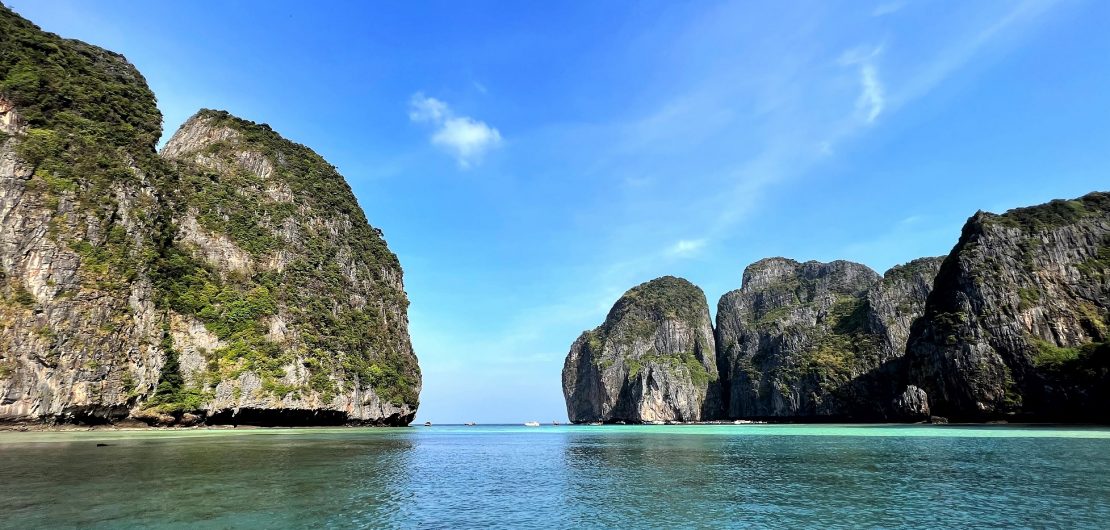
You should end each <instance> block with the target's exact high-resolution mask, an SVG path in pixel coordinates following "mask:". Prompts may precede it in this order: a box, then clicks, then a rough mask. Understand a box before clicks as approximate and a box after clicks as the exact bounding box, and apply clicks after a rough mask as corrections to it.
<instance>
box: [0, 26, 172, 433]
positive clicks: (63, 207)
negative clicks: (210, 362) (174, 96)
mask: <svg viewBox="0 0 1110 530" xmlns="http://www.w3.org/2000/svg"><path fill="white" fill-rule="evenodd" d="M0 79H2V80H3V81H2V82H0V128H2V131H0V421H12V420H19V419H37V418H49V419H57V420H60V421H89V422H103V421H109V420H111V419H119V418H122V417H125V416H126V415H127V414H128V411H129V410H130V409H131V407H132V405H133V404H134V402H135V400H136V399H137V397H138V396H141V395H143V393H144V392H150V391H151V390H152V389H153V388H154V386H155V384H156V383H157V382H158V379H159V374H160V370H161V367H162V362H163V361H162V358H163V356H162V353H161V351H160V349H159V347H158V341H157V340H156V339H155V337H157V333H158V330H159V328H160V321H161V317H160V313H159V312H158V311H157V310H156V308H155V304H154V295H153V285H152V282H151V280H150V278H151V267H152V265H153V258H154V256H156V255H157V253H158V250H157V248H156V245H155V244H154V240H155V234H156V233H157V232H158V218H159V215H160V211H159V198H158V195H159V188H158V182H157V181H158V179H159V178H160V164H159V162H158V160H157V158H156V156H155V153H154V143H155V141H156V139H157V138H158V134H159V131H160V128H161V115H160V114H159V112H158V108H157V106H156V105H155V101H154V95H153V94H152V93H151V92H150V90H149V89H148V88H147V86H146V83H145V81H144V80H143V78H142V76H141V75H140V74H139V72H138V71H136V70H135V68H134V67H133V66H132V65H131V64H129V63H128V62H127V61H126V60H125V59H124V58H123V57H121V56H119V55H116V54H113V53H111V52H108V51H105V50H102V49H100V48H96V47H94V46H90V45H87V44H85V43H82V42H78V41H72V40H65V39H61V38H59V37H57V36H56V35H52V34H48V33H44V32H42V31H40V30H39V29H38V28H37V27H35V26H34V25H33V24H31V23H29V22H27V21H26V20H23V19H22V18H20V17H19V16H18V15H15V14H14V13H12V12H11V11H10V10H8V9H7V8H4V7H3V6H0ZM152 339H153V340H152Z"/></svg>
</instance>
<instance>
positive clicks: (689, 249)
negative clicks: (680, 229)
mask: <svg viewBox="0 0 1110 530" xmlns="http://www.w3.org/2000/svg"><path fill="white" fill-rule="evenodd" d="M705 243H706V241H705V240H704V239H680V240H678V241H677V242H675V244H673V245H671V246H670V247H669V248H667V255H668V256H671V257H676V258H684V257H687V256H691V255H693V254H694V253H696V252H697V251H699V250H701V249H702V247H704V246H705Z"/></svg>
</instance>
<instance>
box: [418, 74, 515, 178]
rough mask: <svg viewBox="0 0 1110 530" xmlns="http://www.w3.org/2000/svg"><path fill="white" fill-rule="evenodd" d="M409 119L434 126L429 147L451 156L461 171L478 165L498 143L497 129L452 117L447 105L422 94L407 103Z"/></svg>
mask: <svg viewBox="0 0 1110 530" xmlns="http://www.w3.org/2000/svg"><path fill="white" fill-rule="evenodd" d="M409 119H410V120H412V121H413V122H415V123H431V124H433V125H434V126H435V127H436V129H435V131H434V132H433V133H432V137H431V142H432V145H435V146H436V147H439V148H440V149H443V150H444V151H446V152H448V153H450V154H451V155H452V156H454V157H455V161H456V162H458V163H459V166H460V167H462V168H464V169H466V168H469V167H471V165H473V164H476V163H479V162H481V160H482V157H483V156H484V155H485V154H486V152H488V151H489V150H490V149H493V148H495V147H497V146H498V145H500V144H501V133H500V132H499V131H498V130H497V129H495V128H493V127H492V126H490V125H489V124H487V123H486V122H483V121H480V120H476V119H474V118H471V117H469V116H455V114H454V113H453V112H452V111H451V107H450V106H448V105H447V103H445V102H443V101H441V100H438V99H436V98H433V97H428V96H425V95H424V94H423V93H421V92H417V93H416V94H413V96H412V98H410V100H409Z"/></svg>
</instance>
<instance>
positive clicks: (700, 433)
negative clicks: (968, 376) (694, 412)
mask: <svg viewBox="0 0 1110 530" xmlns="http://www.w3.org/2000/svg"><path fill="white" fill-rule="evenodd" d="M97 443H106V444H109V445H108V446H106V447H97V445H96V444H97ZM0 488H2V489H0V526H2V527H5V528H40V527H111V528H119V527H146V528H149V527H215V528H226V527H259V526H261V527H271V528H272V527H290V526H293V527H305V526H312V527H333V528H354V527H358V528H364V527H453V528H458V527H488V526H501V527H514V528H539V527H544V528H571V527H574V528H577V527H636V528H644V527H659V528H676V527H703V528H710V527H726V526H732V527H738V526H744V527H747V526H756V527H782V528H797V527H852V528H857V527H902V526H912V527H968V526H975V527H984V526H991V527H1015V526H1023V527H1029V526H1032V527H1043V526H1065V527H1084V528H1095V527H1105V525H1107V524H1108V521H1110V429H1108V428H1095V427H1072V428H1053V427H1013V426H976V427H961V426H852V425H830V426H805V425H737V426H734V425H723V426H674V427H670V426H666V427H665V426H603V427H584V426H582V427H580V426H568V427H550V426H545V427H539V428H526V427H515V426H514V427H482V426H479V427H438V426H437V427H432V428H424V427H413V428H407V429H276V430H190V431H96V432H67V433H0Z"/></svg>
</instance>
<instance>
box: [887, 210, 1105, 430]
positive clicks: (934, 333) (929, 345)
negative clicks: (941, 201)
mask: <svg viewBox="0 0 1110 530" xmlns="http://www.w3.org/2000/svg"><path fill="white" fill-rule="evenodd" d="M1108 325H1110V194H1108V193H1091V194H1088V195H1086V196H1084V197H1081V198H1079V199H1075V200H1071V201H1053V202H1050V203H1048V204H1044V205H1040V206H1033V207H1029V208H1018V209H1015V210H1010V211H1009V212H1006V213H1005V214H1002V215H995V214H990V213H985V212H979V213H976V214H975V215H974V216H972V217H971V218H970V219H969V220H968V222H967V224H966V225H964V228H963V234H962V235H961V237H960V240H959V242H958V243H957V244H956V246H955V248H953V250H952V252H951V254H949V256H948V257H947V258H946V259H945V261H944V265H943V266H942V267H941V270H940V273H939V274H938V276H937V279H936V284H935V287H934V289H933V292H932V294H931V295H930V296H929V299H928V303H927V304H926V309H925V315H924V316H923V317H922V318H921V319H920V320H919V321H918V323H917V324H916V325H915V326H914V327H913V330H912V334H911V338H910V341H909V347H908V353H907V358H908V360H909V361H910V371H909V380H910V382H912V383H914V384H916V385H917V386H919V387H921V388H922V389H924V390H925V392H926V393H927V394H928V400H929V404H930V406H931V408H932V410H933V413H934V414H941V415H944V416H950V417H953V418H959V419H967V420H981V419H991V418H999V417H1008V416H1009V415H1012V414H1016V415H1018V416H1019V417H1027V418H1030V419H1044V420H1097V421H1106V420H1107V419H1110V413H1108V411H1110V408H1108V405H1110V387H1108V386H1107V385H1108V383H1110V379H1108V377H1110V375H1108V374H1110V343H1108V342H1107V341H1108V339H1110V336H1108V335H1110V332H1108Z"/></svg>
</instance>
